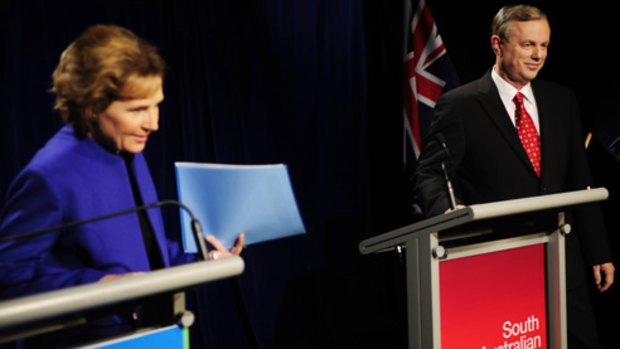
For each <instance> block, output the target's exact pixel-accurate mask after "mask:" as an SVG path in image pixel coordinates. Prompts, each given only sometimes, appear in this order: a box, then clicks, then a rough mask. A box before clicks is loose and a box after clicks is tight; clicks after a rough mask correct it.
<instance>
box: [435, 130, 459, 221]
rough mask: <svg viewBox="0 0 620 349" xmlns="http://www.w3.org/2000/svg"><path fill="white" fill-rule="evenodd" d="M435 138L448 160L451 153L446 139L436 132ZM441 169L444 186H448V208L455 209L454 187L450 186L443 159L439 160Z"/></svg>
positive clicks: (450, 182)
mask: <svg viewBox="0 0 620 349" xmlns="http://www.w3.org/2000/svg"><path fill="white" fill-rule="evenodd" d="M437 140H438V141H439V143H440V144H441V148H443V151H444V152H445V153H446V158H447V159H448V161H450V160H451V158H452V155H451V154H450V150H448V146H447V145H446V139H445V138H444V136H443V134H442V133H437ZM441 171H443V176H444V180H445V181H446V186H447V187H448V197H449V198H450V208H451V209H453V210H456V197H455V196H454V187H453V186H452V181H451V180H450V176H449V175H448V170H447V169H446V163H445V162H444V161H442V162H441Z"/></svg>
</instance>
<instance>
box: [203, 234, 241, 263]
mask: <svg viewBox="0 0 620 349" xmlns="http://www.w3.org/2000/svg"><path fill="white" fill-rule="evenodd" d="M206 239H207V242H208V243H209V244H210V245H211V246H213V249H211V251H209V254H208V257H209V259H218V258H220V257H228V256H238V255H239V254H240V253H241V251H243V243H244V242H245V234H243V233H240V234H239V236H238V237H237V242H236V243H235V246H233V247H232V248H231V249H230V251H229V250H228V249H227V248H226V247H225V246H224V245H222V243H221V242H220V240H218V239H217V238H216V237H215V236H213V235H207V238H206Z"/></svg>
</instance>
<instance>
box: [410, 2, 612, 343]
mask: <svg viewBox="0 0 620 349" xmlns="http://www.w3.org/2000/svg"><path fill="white" fill-rule="evenodd" d="M550 33H551V30H550V27H549V23H548V21H547V17H546V15H545V14H544V13H543V12H542V11H541V10H539V9H537V8H535V7H532V6H527V5H511V6H505V7H503V8H501V9H500V10H499V12H498V13H497V14H496V16H495V18H494V20H493V25H492V36H491V47H492V48H493V52H494V53H495V56H496V62H495V65H494V66H493V68H492V69H491V71H490V72H488V73H487V74H485V75H484V76H483V77H482V78H481V79H479V80H477V81H473V82H471V83H469V84H467V85H464V86H461V87H460V88H457V89H454V90H452V91H450V92H448V93H446V94H445V95H443V96H442V97H441V98H440V100H439V101H438V103H437V105H436V108H435V115H434V120H433V124H432V126H431V128H430V131H429V135H428V136H427V138H426V144H425V146H424V149H423V151H422V154H421V156H420V159H419V163H418V168H417V169H416V177H415V178H416V193H417V201H418V204H419V205H420V206H421V207H422V209H423V211H424V213H425V215H427V216H432V215H437V214H442V213H444V212H446V211H448V210H450V209H451V208H452V207H451V206H452V205H451V200H450V197H449V196H448V190H447V187H446V182H445V180H444V176H443V172H442V169H441V166H442V165H441V163H442V162H446V164H447V165H448V166H449V168H448V171H449V173H450V175H451V176H452V178H453V180H454V181H455V185H456V196H457V199H456V201H457V202H458V203H459V204H465V205H468V204H477V203H483V202H492V201H497V200H507V199H514V198H518V197H527V196H534V195H543V194H552V193H560V192H565V191H571V190H580V189H586V188H587V187H588V186H591V185H592V180H591V175H590V170H589V165H588V162H587V158H586V154H585V149H584V145H583V140H582V134H581V126H580V116H579V111H578V106H577V101H576V98H575V96H574V94H573V92H572V91H571V90H570V89H569V88H567V87H564V86H560V85H557V84H554V83H551V82H548V81H542V80H535V78H536V76H537V75H538V72H539V71H540V70H541V69H542V67H543V65H544V63H545V58H546V57H547V49H548V46H549V39H550ZM517 92H519V93H520V96H519V97H517ZM524 144H525V145H524ZM446 147H447V149H449V151H446V149H445V148H446ZM448 153H449V159H448V158H447V157H448ZM572 213H573V215H574V220H573V221H571V224H572V225H573V228H574V229H573V231H574V232H573V233H571V234H569V235H568V236H567V239H566V253H567V270H568V275H567V304H568V306H567V307H568V336H569V348H580V347H584V348H596V347H597V343H598V338H597V333H596V327H595V325H594V315H593V313H592V309H591V306H590V300H589V298H588V297H589V294H588V284H587V283H588V281H587V278H586V277H585V273H583V270H584V265H583V263H584V260H585V262H586V263H588V265H590V266H591V267H592V272H593V275H594V282H595V284H596V286H597V288H598V289H599V291H601V292H603V291H605V290H607V289H608V288H609V287H610V286H611V284H612V283H613V279H614V265H613V264H612V263H611V262H610V261H611V260H612V258H611V252H610V251H609V247H608V244H607V236H606V231H605V227H604V223H603V218H602V214H601V212H600V210H599V209H598V207H597V206H596V205H584V206H583V207H580V208H578V209H575V210H573V212H572Z"/></svg>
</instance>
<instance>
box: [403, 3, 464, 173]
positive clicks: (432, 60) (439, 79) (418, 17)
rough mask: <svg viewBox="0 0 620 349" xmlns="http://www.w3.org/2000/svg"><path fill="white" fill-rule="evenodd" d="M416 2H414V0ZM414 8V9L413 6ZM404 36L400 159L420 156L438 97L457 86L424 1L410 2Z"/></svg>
mask: <svg viewBox="0 0 620 349" xmlns="http://www.w3.org/2000/svg"><path fill="white" fill-rule="evenodd" d="M413 2H414V3H415V2H416V1H415V0H413ZM414 8H415V11H413V10H412V9H414ZM407 27H408V28H407V32H406V35H405V41H406V43H405V52H406V54H405V60H404V64H405V67H404V68H405V69H404V72H405V79H404V96H403V97H404V98H403V100H404V102H403V103H404V108H403V113H404V134H403V162H404V163H405V164H408V163H410V162H412V161H414V159H413V158H412V156H411V155H414V156H415V159H417V158H418V156H419V155H420V151H421V150H422V139H423V138H424V136H425V134H426V131H427V129H428V127H429V125H430V123H431V120H432V115H433V108H434V107H435V103H436V102H437V100H438V99H439V96H440V95H441V94H442V93H443V92H444V91H447V90H449V89H452V88H454V87H457V86H458V85H460V82H459V79H458V76H457V75H456V72H455V70H454V67H453V66H452V63H451V62H450V60H449V57H448V56H447V55H446V47H445V46H444V44H443V41H442V40H441V36H439V32H438V31H437V25H436V24H435V20H434V19H433V16H432V15H431V11H430V10H429V8H428V6H427V5H426V2H425V1H424V0H419V2H418V4H417V6H415V7H414V4H411V6H410V7H409V11H408V20H407Z"/></svg>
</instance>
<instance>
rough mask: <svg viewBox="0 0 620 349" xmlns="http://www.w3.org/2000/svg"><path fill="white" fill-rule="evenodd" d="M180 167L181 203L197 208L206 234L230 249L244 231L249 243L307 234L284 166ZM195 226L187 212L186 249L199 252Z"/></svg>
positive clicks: (179, 164) (182, 164) (186, 164)
mask: <svg viewBox="0 0 620 349" xmlns="http://www.w3.org/2000/svg"><path fill="white" fill-rule="evenodd" d="M175 169H176V175H177V189H178V193H179V201H181V202H182V203H183V204H185V205H186V206H188V207H189V208H190V209H191V210H192V212H193V213H194V215H195V216H196V218H197V219H198V220H199V221H200V223H201V225H202V230H203V232H204V233H205V234H211V235H214V236H215V237H217V238H218V239H219V240H220V241H221V242H222V243H223V244H224V246H227V247H228V248H231V247H232V246H233V245H234V243H235V240H236V238H237V236H238V235H239V233H241V232H243V233H245V244H246V245H250V244H254V243H257V242H262V241H268V240H273V239H279V238H282V237H286V236H291V235H297V234H303V233H305V232H306V230H305V228H304V224H303V222H302V219H301V216H300V215H299V210H298V208H297V202H296V201H295V196H294V194H293V189H292V187H291V183H290V180H289V176H288V170H287V168H286V165H284V164H275V165H225V164H212V163H192V162H176V163H175ZM190 222H191V218H190V217H189V214H187V213H186V212H185V211H182V212H181V226H182V233H183V247H184V248H185V251H186V252H188V253H195V252H196V251H197V248H196V241H195V240H194V236H193V234H192V229H191V226H190Z"/></svg>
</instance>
